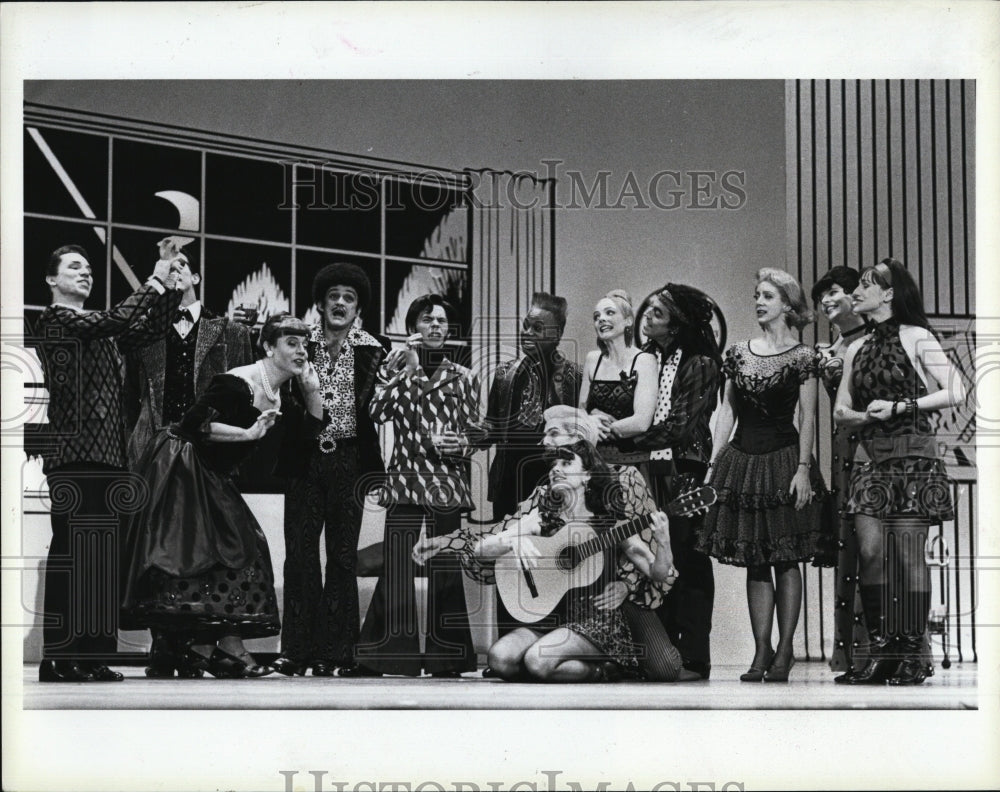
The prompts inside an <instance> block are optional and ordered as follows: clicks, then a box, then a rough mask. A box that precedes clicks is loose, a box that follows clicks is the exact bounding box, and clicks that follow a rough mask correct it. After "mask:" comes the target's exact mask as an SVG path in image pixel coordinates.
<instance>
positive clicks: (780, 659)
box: [699, 268, 828, 682]
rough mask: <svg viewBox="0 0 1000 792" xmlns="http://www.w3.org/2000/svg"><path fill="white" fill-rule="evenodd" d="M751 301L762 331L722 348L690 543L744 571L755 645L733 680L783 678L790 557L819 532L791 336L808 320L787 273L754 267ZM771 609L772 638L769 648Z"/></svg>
mask: <svg viewBox="0 0 1000 792" xmlns="http://www.w3.org/2000/svg"><path fill="white" fill-rule="evenodd" d="M754 298H755V302H756V316H757V323H758V324H759V325H760V328H761V331H762V335H761V336H760V337H758V338H754V339H751V340H749V341H744V342H742V343H739V344H734V345H733V346H731V347H730V348H729V349H727V350H726V356H725V361H724V364H723V371H724V373H725V375H726V392H725V397H724V401H723V404H722V408H721V411H720V413H719V416H718V419H717V424H716V437H717V439H718V441H719V445H718V446H717V447H716V453H715V456H714V459H713V461H712V464H711V468H712V470H711V473H710V477H711V483H712V485H713V486H714V487H715V489H716V491H717V492H718V498H719V499H718V503H717V504H716V505H715V506H714V507H713V508H712V510H711V511H710V512H709V514H708V516H707V517H706V519H705V524H704V527H703V528H702V530H701V532H700V535H699V549H701V550H702V551H703V552H706V553H708V554H709V555H711V556H713V557H715V558H716V559H718V560H719V561H720V562H721V563H724V564H733V565H736V566H745V567H746V568H747V603H748V605H749V610H750V625H751V627H752V629H753V636H754V644H755V647H756V649H755V653H754V659H753V662H752V663H751V665H750V669H749V670H748V671H747V672H746V673H745V674H743V675H742V676H741V677H740V679H741V680H742V681H744V682H759V681H761V680H762V679H763V680H766V681H773V682H786V681H788V672H789V670H790V668H791V666H792V663H793V662H794V657H793V654H792V638H793V636H794V634H795V628H796V626H797V624H798V620H799V610H800V607H801V600H802V574H801V571H800V570H799V562H801V561H808V560H810V559H812V558H813V556H814V555H815V553H816V551H817V548H818V547H819V545H820V543H821V541H822V537H823V532H824V530H825V529H826V530H828V526H827V527H826V528H825V527H824V524H823V523H824V520H823V513H824V510H822V509H821V508H820V503H819V501H820V500H821V499H822V498H823V497H825V488H824V485H823V481H822V479H821V478H820V475H819V471H818V470H817V467H816V463H815V460H814V459H813V456H812V445H813V429H814V426H815V421H816V412H815V410H816V387H817V385H816V376H817V367H816V357H817V356H816V352H815V350H813V349H812V347H809V346H806V345H805V344H802V343H799V341H798V340H797V339H796V338H795V335H794V334H793V330H796V329H798V328H800V327H803V326H804V325H806V324H808V323H809V322H810V321H812V311H811V310H810V309H809V307H808V305H807V304H806V302H805V298H804V295H803V293H802V287H801V286H800V285H799V283H798V281H796V280H795V278H794V277H792V276H791V275H789V274H788V273H787V272H784V271H782V270H777V269H771V268H765V269H762V270H760V271H759V272H758V273H757V288H756V290H755V292H754ZM796 407H798V411H799V431H796V428H795V424H794V418H795V411H796ZM734 422H735V424H736V431H735V434H733V436H732V438H731V439H730V433H731V432H732V429H733V424H734ZM775 610H777V617H778V634H779V638H778V645H777V647H776V648H772V646H771V629H772V624H773V621H774V615H775Z"/></svg>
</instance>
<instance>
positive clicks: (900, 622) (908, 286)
mask: <svg viewBox="0 0 1000 792" xmlns="http://www.w3.org/2000/svg"><path fill="white" fill-rule="evenodd" d="M853 299H854V311H855V313H858V314H860V315H861V316H864V317H866V318H867V319H868V320H869V321H870V322H871V323H872V325H873V328H872V332H871V334H870V335H868V336H867V337H865V338H864V339H862V340H858V341H855V342H854V343H853V344H852V345H851V346H850V347H849V348H848V350H847V354H846V356H845V359H844V376H843V379H842V381H841V384H840V388H839V390H838V391H837V401H836V405H835V407H834V420H835V421H836V422H837V424H838V425H840V426H843V427H856V428H860V434H861V444H862V445H863V447H864V448H865V450H866V452H867V453H868V456H869V458H870V459H871V461H870V462H868V463H867V464H864V465H861V466H856V467H855V469H854V471H853V473H852V474H851V481H850V491H849V496H848V503H847V509H846V511H847V512H848V513H849V514H852V515H853V516H854V523H855V529H856V531H857V536H858V549H859V553H860V559H861V591H862V600H863V606H864V611H865V622H866V624H867V626H868V630H869V635H870V637H871V642H870V646H869V652H870V655H871V656H870V659H869V660H868V662H867V663H866V664H865V665H864V667H862V668H860V669H852V670H850V671H848V673H846V674H843V675H841V676H839V677H837V678H836V680H835V681H836V682H839V683H841V684H862V685H863V684H882V683H884V682H886V681H888V682H889V683H890V684H895V685H916V684H920V683H921V682H923V681H924V679H925V678H926V677H927V675H928V670H927V665H926V662H925V660H924V658H923V657H922V654H923V648H924V636H925V633H926V630H927V615H928V611H929V610H930V598H931V587H930V575H929V574H928V572H927V567H926V564H925V562H924V542H925V541H926V538H927V529H928V526H929V525H930V524H936V523H941V522H942V521H944V520H951V519H953V518H954V510H953V507H952V501H951V488H950V485H949V481H948V478H947V476H946V474H945V469H944V464H943V462H942V461H941V460H940V459H938V456H937V442H936V440H935V437H934V434H933V431H932V428H931V422H930V417H929V415H928V413H929V412H933V411H937V410H942V409H946V408H948V407H951V406H954V405H956V404H958V403H960V402H961V401H962V399H964V398H965V392H964V388H963V385H962V381H961V379H960V378H959V377H958V376H957V374H956V373H955V370H954V368H953V366H952V365H951V363H950V362H949V360H948V358H947V356H946V355H945V353H944V352H943V351H942V349H941V345H940V343H938V340H937V338H935V336H934V334H933V333H932V332H931V331H930V329H929V326H928V322H927V316H926V314H925V313H924V308H923V299H922V297H921V296H920V291H919V289H918V288H917V285H916V283H914V281H913V278H912V277H911V276H910V274H909V273H908V272H907V271H906V268H905V267H904V266H903V265H902V264H901V263H900V262H899V261H896V260H895V259H883V260H882V262H880V263H879V264H877V265H875V266H874V267H868V268H866V269H865V270H864V271H863V272H862V273H861V282H860V284H859V285H858V287H857V289H855V291H854V294H853ZM929 385H933V386H934V390H933V392H932V391H931V390H930V388H929ZM866 591H867V594H866ZM890 603H895V607H888V604H890Z"/></svg>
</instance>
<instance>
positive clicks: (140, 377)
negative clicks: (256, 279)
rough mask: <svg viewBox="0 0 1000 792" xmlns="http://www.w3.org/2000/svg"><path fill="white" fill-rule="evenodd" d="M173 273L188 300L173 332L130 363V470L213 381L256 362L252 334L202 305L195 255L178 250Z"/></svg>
mask: <svg viewBox="0 0 1000 792" xmlns="http://www.w3.org/2000/svg"><path fill="white" fill-rule="evenodd" d="M171 271H172V272H173V273H175V275H176V277H177V288H178V290H179V291H180V292H181V295H182V296H181V304H180V307H179V308H178V309H177V311H175V312H174V314H173V316H172V317H171V324H172V327H170V328H169V329H168V330H167V332H166V333H165V334H164V337H163V338H160V339H158V340H157V341H155V342H154V343H152V344H150V345H148V346H146V347H143V348H142V349H138V350H135V351H134V352H132V353H131V354H130V355H129V356H128V358H127V361H126V364H127V365H126V370H127V376H126V388H125V396H124V399H125V416H126V421H127V425H128V428H129V430H130V435H129V441H128V462H129V467H130V468H134V467H135V465H136V463H137V462H138V461H139V457H140V456H142V452H143V451H144V450H145V448H146V444H147V443H148V442H149V440H150V438H151V437H152V436H153V435H154V434H155V433H156V431H157V430H159V429H160V428H162V427H164V426H168V425H169V424H171V423H174V422H175V421H179V420H180V419H181V418H182V417H183V415H184V413H185V412H187V411H188V409H189V408H190V407H191V405H192V404H194V401H195V399H196V398H197V396H198V394H200V393H201V392H202V391H204V390H205V388H206V387H207V386H208V383H209V382H211V380H212V377H214V376H215V375H216V374H222V373H224V372H226V371H229V369H231V368H235V367H236V366H243V365H246V364H248V363H252V362H253V361H254V354H253V344H252V342H251V339H250V331H249V330H248V329H247V328H246V327H244V326H243V325H242V324H240V323H239V322H236V321H232V320H230V319H229V318H228V317H225V316H216V315H214V314H213V313H211V312H210V311H209V310H208V309H206V308H205V307H204V306H203V305H202V304H201V300H199V299H198V292H197V287H198V284H200V283H201V275H200V274H199V273H198V267H197V263H195V260H194V254H193V252H190V251H185V250H178V251H177V255H176V257H175V258H174V259H173V260H172V262H171Z"/></svg>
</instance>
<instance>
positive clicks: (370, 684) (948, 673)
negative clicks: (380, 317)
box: [24, 662, 979, 710]
mask: <svg viewBox="0 0 1000 792" xmlns="http://www.w3.org/2000/svg"><path fill="white" fill-rule="evenodd" d="M117 670H119V671H121V672H122V673H124V674H125V681H124V682H121V683H86V684H61V683H60V684H53V683H46V684H42V683H39V682H38V665H37V664H34V663H32V664H26V665H25V666H24V709H26V710H48V709H66V710H86V709H101V710H109V709H110V710H178V709H179V710H186V709H192V710H230V709H235V710H242V709H247V710H256V709H264V710H271V709H273V710H288V709H291V710H294V709H303V710H353V709H387V710H409V709H470V710H480V709H485V710H502V709H568V710H576V709H616V710H630V709H631V710H689V709H695V710H728V709H736V710H756V709H765V710H771V709H774V710H796V709H856V710H905V709H966V710H968V709H978V707H979V704H978V688H977V678H978V671H977V666H976V665H975V664H974V663H967V664H955V665H952V666H951V668H949V669H947V670H945V669H942V668H940V667H939V668H938V669H937V673H936V674H935V676H933V677H931V678H930V679H928V680H927V681H926V682H924V684H923V685H918V686H914V687H901V688H895V687H889V686H887V685H881V686H877V687H875V686H872V687H867V686H866V687H844V686H841V685H836V684H834V682H833V677H834V676H835V674H833V673H832V672H831V671H830V669H829V668H828V666H827V665H826V664H825V663H822V662H799V663H796V665H795V667H794V668H793V669H792V674H791V678H790V680H789V682H788V683H787V684H779V683H772V684H766V683H746V682H740V681H739V675H740V673H742V672H743V671H745V670H746V669H744V668H738V669H737V668H727V667H713V669H712V678H711V679H710V680H708V681H699V682H685V683H679V684H656V683H648V682H618V683H614V684H589V685H586V684H573V685H570V684H562V685H543V684H512V683H507V682H502V681H499V680H495V679H483V678H482V677H481V676H480V675H479V673H478V672H476V673H470V674H468V675H467V676H465V677H463V678H462V679H431V678H430V677H425V678H420V679H413V678H408V677H383V678H381V679H335V678H333V679H331V678H317V677H312V676H307V677H285V676H281V675H280V674H273V675H271V676H269V677H264V678H262V679H241V680H217V679H212V678H210V677H206V678H204V679H194V680H179V679H175V680H172V681H171V680H152V679H147V678H146V677H145V675H144V674H143V669H142V667H139V666H128V667H119V668H118V669H117Z"/></svg>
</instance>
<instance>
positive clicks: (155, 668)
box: [146, 665, 174, 679]
mask: <svg viewBox="0 0 1000 792" xmlns="http://www.w3.org/2000/svg"><path fill="white" fill-rule="evenodd" d="M146 677H147V678H149V679H173V678H174V669H173V667H172V666H171V667H167V666H165V665H151V666H147V667H146Z"/></svg>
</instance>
